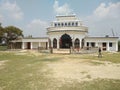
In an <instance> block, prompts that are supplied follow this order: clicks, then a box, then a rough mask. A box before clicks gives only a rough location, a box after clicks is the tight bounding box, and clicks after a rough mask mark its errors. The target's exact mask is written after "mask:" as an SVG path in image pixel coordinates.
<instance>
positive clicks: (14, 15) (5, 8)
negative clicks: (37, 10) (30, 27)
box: [0, 1, 24, 20]
mask: <svg viewBox="0 0 120 90" xmlns="http://www.w3.org/2000/svg"><path fill="white" fill-rule="evenodd" d="M0 12H1V14H2V15H3V16H5V18H9V19H12V20H21V19H23V16H24V13H23V12H22V11H21V8H20V7H19V6H18V5H17V3H16V2H14V3H11V2H9V1H6V2H0Z"/></svg>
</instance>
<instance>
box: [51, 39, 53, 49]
mask: <svg viewBox="0 0 120 90" xmlns="http://www.w3.org/2000/svg"><path fill="white" fill-rule="evenodd" d="M51 47H52V48H53V40H52V39H51Z"/></svg>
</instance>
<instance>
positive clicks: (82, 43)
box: [81, 39, 85, 48]
mask: <svg viewBox="0 0 120 90" xmlns="http://www.w3.org/2000/svg"><path fill="white" fill-rule="evenodd" d="M84 42H85V41H84V39H82V42H81V45H82V46H81V48H84Z"/></svg>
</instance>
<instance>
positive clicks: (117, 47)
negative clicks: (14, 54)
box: [115, 41, 118, 51]
mask: <svg viewBox="0 0 120 90" xmlns="http://www.w3.org/2000/svg"><path fill="white" fill-rule="evenodd" d="M115 44H116V51H118V41H117V42H116V43H115Z"/></svg>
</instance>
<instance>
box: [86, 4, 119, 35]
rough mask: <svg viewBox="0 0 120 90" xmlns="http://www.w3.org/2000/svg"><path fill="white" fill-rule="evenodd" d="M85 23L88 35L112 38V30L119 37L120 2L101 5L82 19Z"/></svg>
mask: <svg viewBox="0 0 120 90" xmlns="http://www.w3.org/2000/svg"><path fill="white" fill-rule="evenodd" d="M84 20H85V21H87V24H88V27H89V32H90V35H92V36H105V35H110V36H112V29H113V30H114V32H115V35H116V36H120V34H119V33H120V30H119V29H120V25H119V24H120V2H117V3H109V4H108V5H107V4H105V3H101V4H100V5H99V6H98V7H97V8H96V9H95V10H94V11H93V14H92V15H90V16H88V17H86V18H84Z"/></svg>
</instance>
